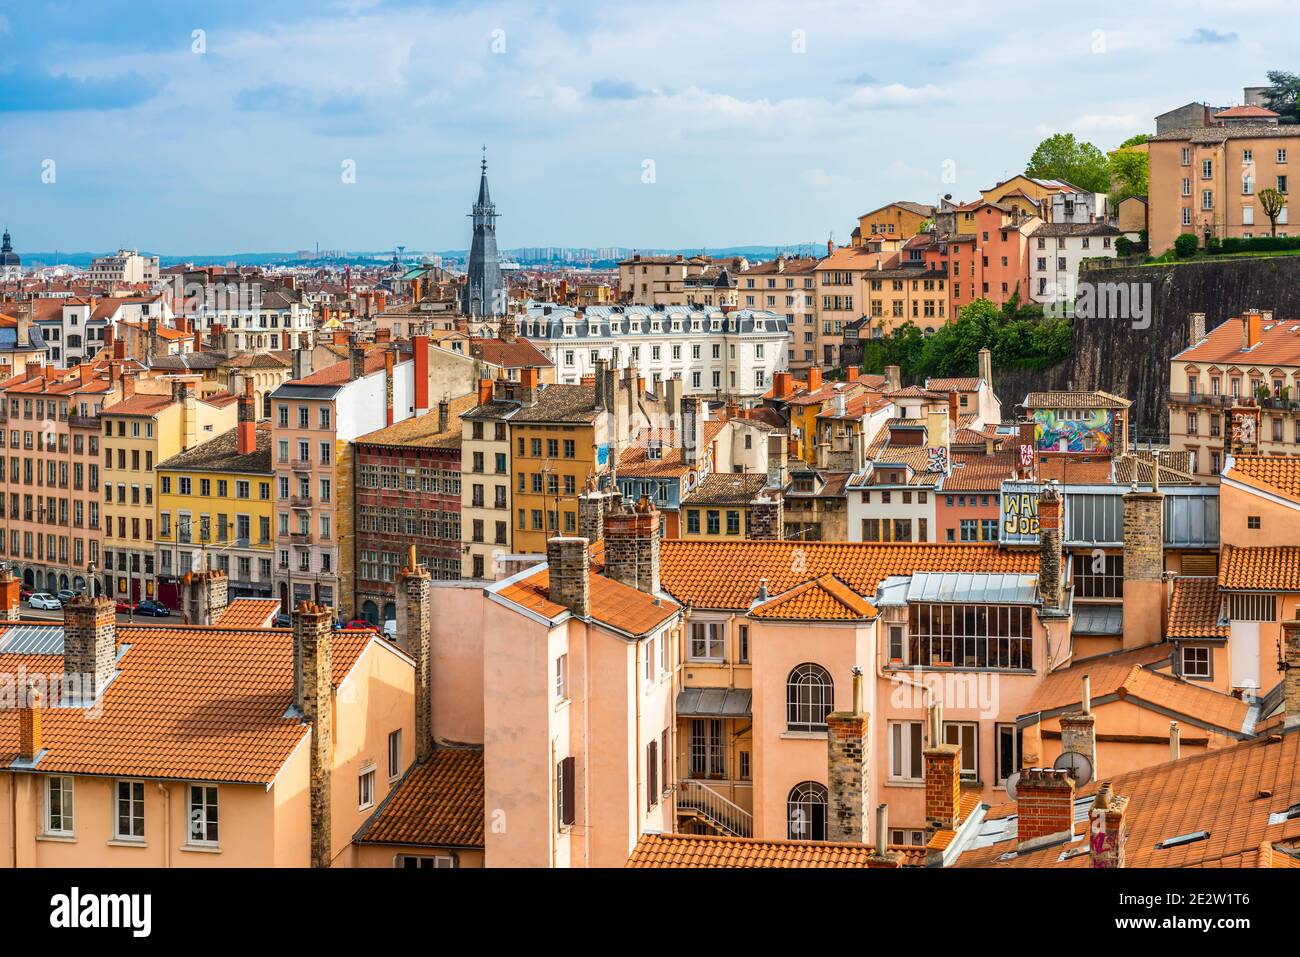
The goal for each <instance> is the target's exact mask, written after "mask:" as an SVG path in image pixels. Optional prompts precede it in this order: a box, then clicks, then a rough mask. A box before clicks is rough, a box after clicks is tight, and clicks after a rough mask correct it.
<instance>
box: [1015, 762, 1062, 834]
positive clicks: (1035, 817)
mask: <svg viewBox="0 0 1300 957" xmlns="http://www.w3.org/2000/svg"><path fill="white" fill-rule="evenodd" d="M1073 838H1074V778H1072V777H1070V775H1069V773H1068V772H1066V771H1060V770H1057V769H1056V768H1025V769H1024V770H1023V771H1021V772H1020V780H1019V781H1018V782H1017V783H1016V840H1017V841H1018V842H1019V844H1018V846H1017V848H1016V849H1017V850H1018V851H1021V852H1024V851H1032V850H1034V849H1035V848H1038V847H1043V846H1045V845H1048V844H1055V843H1057V842H1059V841H1068V840H1072V839H1073Z"/></svg>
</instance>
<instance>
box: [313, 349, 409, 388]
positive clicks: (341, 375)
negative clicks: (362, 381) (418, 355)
mask: <svg viewBox="0 0 1300 957" xmlns="http://www.w3.org/2000/svg"><path fill="white" fill-rule="evenodd" d="M385 351H386V350H384V349H368V350H366V360H365V370H366V375H370V373H372V372H378V371H379V370H380V369H382V368H383V367H384V352H385ZM351 379H352V360H351V359H344V360H343V361H342V362H336V363H334V364H333V365H329V366H326V367H325V368H324V369H321V370H320V371H319V372H313V373H312V374H311V375H309V376H303V377H302V378H301V379H293V380H291V384H293V385H345V384H346V383H348V382H349V381H351Z"/></svg>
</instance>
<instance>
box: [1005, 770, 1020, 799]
mask: <svg viewBox="0 0 1300 957" xmlns="http://www.w3.org/2000/svg"><path fill="white" fill-rule="evenodd" d="M1019 785H1020V772H1019V771H1017V772H1016V773H1015V774H1008V775H1007V780H1006V789H1007V797H1009V798H1011V800H1013V801H1014V800H1015V799H1016V788H1017V787H1018V786H1019Z"/></svg>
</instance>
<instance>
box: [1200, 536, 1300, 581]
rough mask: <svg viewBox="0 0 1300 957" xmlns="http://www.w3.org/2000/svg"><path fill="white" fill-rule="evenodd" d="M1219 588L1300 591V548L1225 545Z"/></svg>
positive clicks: (1293, 546) (1220, 561) (1295, 546)
mask: <svg viewBox="0 0 1300 957" xmlns="http://www.w3.org/2000/svg"><path fill="white" fill-rule="evenodd" d="M1219 587H1220V588H1227V589H1230V590H1232V591H1291V592H1294V591H1300V546H1297V545H1224V546H1223V549H1222V551H1221V552H1220V554H1219Z"/></svg>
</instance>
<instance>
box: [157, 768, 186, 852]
mask: <svg viewBox="0 0 1300 957" xmlns="http://www.w3.org/2000/svg"><path fill="white" fill-rule="evenodd" d="M158 793H159V794H161V795H162V802H163V867H171V866H172V796H171V792H170V791H168V790H167V785H166V784H165V783H164V782H162V781H159V782H158ZM188 838H189V835H186V839H187V840H188Z"/></svg>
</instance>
